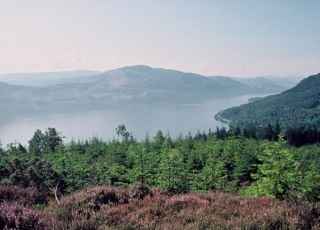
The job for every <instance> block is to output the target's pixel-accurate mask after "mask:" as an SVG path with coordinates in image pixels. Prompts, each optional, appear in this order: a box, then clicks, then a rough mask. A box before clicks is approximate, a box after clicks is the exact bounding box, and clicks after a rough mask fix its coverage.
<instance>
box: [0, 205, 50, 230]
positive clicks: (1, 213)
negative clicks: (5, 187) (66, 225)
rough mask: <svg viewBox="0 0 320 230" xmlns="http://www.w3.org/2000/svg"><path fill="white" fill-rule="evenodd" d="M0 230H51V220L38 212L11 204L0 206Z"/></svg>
mask: <svg viewBox="0 0 320 230" xmlns="http://www.w3.org/2000/svg"><path fill="white" fill-rule="evenodd" d="M0 229H15V230H45V229H48V230H49V229H52V220H51V219H50V218H49V217H46V216H44V215H43V214H41V213H40V212H37V211H34V210H32V209H29V208H25V207H22V206H20V205H17V204H13V203H5V202H4V203H1V204H0Z"/></svg>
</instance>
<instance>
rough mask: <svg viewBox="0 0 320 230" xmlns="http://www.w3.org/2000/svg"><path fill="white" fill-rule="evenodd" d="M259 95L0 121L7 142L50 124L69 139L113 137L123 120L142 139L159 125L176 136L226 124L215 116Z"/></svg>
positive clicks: (23, 140)
mask: <svg viewBox="0 0 320 230" xmlns="http://www.w3.org/2000/svg"><path fill="white" fill-rule="evenodd" d="M255 96H257V95H247V96H241V97H234V98H225V99H216V100H210V101H207V102H204V103H201V104H184V105H160V106H159V105H157V106H152V105H145V106H143V105H139V106H125V107H124V108H117V109H114V108H113V109H110V110H107V109H105V110H95V111H87V112H77V113H56V114H49V115H44V114H42V115H27V116H24V117H23V118H21V117H20V118H13V119H9V120H6V121H2V122H0V140H1V143H2V144H3V145H7V144H8V143H13V142H19V143H22V144H26V143H27V142H28V140H29V139H30V138H31V137H32V135H33V133H34V131H35V130H36V129H45V128H48V127H54V128H56V129H57V130H58V131H59V132H60V133H61V134H62V135H63V136H65V137H66V138H65V140H66V141H68V140H70V139H81V140H83V139H85V138H90V137H93V136H95V137H99V138H102V139H104V140H111V139H112V138H114V137H115V131H114V130H115V128H116V127H117V126H118V125H119V124H125V125H126V126H127V128H128V130H129V131H130V132H132V133H133V135H134V136H135V137H137V138H139V139H141V138H144V137H145V136H146V135H147V134H148V135H150V136H152V135H154V134H155V133H156V131H158V130H159V129H161V130H162V131H163V132H165V133H167V132H169V133H170V135H172V136H178V135H179V134H186V133H187V132H192V133H195V132H197V131H204V130H205V131H207V130H208V129H209V128H211V129H215V128H216V127H217V126H219V127H221V126H224V124H222V123H221V122H218V121H216V120H215V119H214V115H215V114H216V113H217V112H219V111H221V110H223V109H226V108H229V107H232V106H236V105H240V104H244V103H247V102H248V99H249V98H252V97H255ZM260 96H261V95H260Z"/></svg>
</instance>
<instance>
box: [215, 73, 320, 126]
mask: <svg viewBox="0 0 320 230" xmlns="http://www.w3.org/2000/svg"><path fill="white" fill-rule="evenodd" d="M216 117H220V118H223V119H227V120H229V121H231V124H233V125H238V126H243V125H247V124H255V125H263V126H265V125H267V124H275V123H277V122H279V123H280V124H281V126H282V127H284V128H286V127H288V126H291V127H292V126H301V125H303V126H306V125H316V126H317V127H320V74H316V75H313V76H310V77H308V78H306V79H304V80H302V81H301V82H300V83H299V84H298V85H297V86H295V87H294V88H292V89H290V90H287V91H285V92H283V93H281V94H278V95H274V96H269V97H266V98H264V99H261V100H257V101H254V102H252V103H249V104H245V105H242V106H238V107H234V108H230V109H227V110H224V111H222V112H220V113H219V114H217V116H216Z"/></svg>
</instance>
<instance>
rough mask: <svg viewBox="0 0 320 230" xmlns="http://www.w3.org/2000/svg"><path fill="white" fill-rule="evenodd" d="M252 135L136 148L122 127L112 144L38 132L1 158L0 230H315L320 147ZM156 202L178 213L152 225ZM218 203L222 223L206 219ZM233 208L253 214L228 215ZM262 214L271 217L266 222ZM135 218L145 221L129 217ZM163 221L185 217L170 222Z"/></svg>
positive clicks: (163, 137)
mask: <svg viewBox="0 0 320 230" xmlns="http://www.w3.org/2000/svg"><path fill="white" fill-rule="evenodd" d="M250 130H251V132H250ZM252 130H253V129H252V127H249V128H247V129H243V130H241V129H240V128H236V129H232V128H231V129H229V130H226V129H223V128H222V129H217V130H215V131H212V130H208V132H198V133H196V134H191V133H189V134H187V135H184V136H183V135H180V136H179V137H176V138H173V137H171V136H170V135H169V134H164V133H163V132H162V131H158V132H157V133H156V135H155V136H153V137H149V136H146V138H145V139H144V140H136V139H135V138H134V136H133V134H132V133H131V132H130V131H128V130H127V128H126V126H125V125H119V126H118V127H117V129H116V130H115V133H116V135H117V138H115V139H113V140H111V141H103V140H101V139H99V138H91V139H88V140H85V141H74V140H72V141H70V142H67V143H65V141H64V140H63V136H62V134H61V133H59V132H58V131H57V130H56V129H54V128H48V129H47V130H44V131H41V130H37V131H36V132H35V133H34V135H33V137H32V138H31V140H30V141H29V144H28V147H26V146H23V145H21V144H19V143H13V144H10V145H8V146H7V147H5V148H1V150H0V156H1V157H0V183H1V186H0V205H1V210H2V211H0V228H1V229H5V228H8V229H10V226H9V225H8V223H10V224H11V226H14V227H15V228H16V229H52V226H53V225H54V226H56V227H55V229H101V226H103V227H104V228H102V229H112V228H115V229H121V228H122V229H137V228H140V229H141V228H142V229H143V226H144V227H145V226H146V225H148V227H145V229H157V228H156V226H158V224H160V223H161V224H164V226H166V225H168V224H169V225H170V223H169V222H170V221H181V223H180V224H179V226H177V228H176V229H188V228H190V229H208V228H212V229H216V228H217V227H221V228H222V229H230V228H232V229H234V227H235V226H237V227H239V226H240V227H239V228H242V229H260V228H254V226H264V228H265V229H312V227H314V226H318V227H319V224H320V222H319V220H320V218H319V214H320V208H318V201H319V199H320V147H319V146H318V145H317V144H313V145H310V144H308V143H300V144H299V146H300V147H296V146H295V145H294V144H293V145H292V144H291V143H290V141H289V139H288V135H286V134H284V135H282V134H281V131H280V129H279V127H277V126H275V127H272V126H271V125H270V126H268V127H267V128H266V129H265V130H264V132H263V133H264V134H263V135H260V136H258V135H256V129H255V131H254V132H253V131H252ZM260 133H261V130H260ZM298 134H299V135H300V134H301V133H299V132H298ZM301 135H303V134H301ZM290 140H291V139H290ZM162 199H163V202H164V203H167V202H169V203H170V202H174V203H175V204H174V205H173V206H174V207H171V206H170V207H171V208H173V209H174V210H175V209H178V210H176V211H174V210H171V211H170V208H168V207H167V208H168V210H167V211H166V210H162V212H163V213H158V214H159V215H160V216H158V217H157V218H158V219H157V218H156V217H155V216H154V215H156V216H157V215H158V214H155V213H154V212H157V210H158V209H157V210H154V208H156V207H157V208H160V206H161V205H162V203H163V202H161V200H162ZM215 199H217V200H215ZM221 202H230V204H228V206H230V207H227V208H222V207H220V208H221V210H220V212H226V213H225V214H224V216H223V213H212V209H216V208H217V207H216V206H217V205H218V206H219V205H223V204H222V203H221ZM233 202H236V203H237V202H239V204H240V203H241V204H243V203H245V204H247V205H248V207H251V206H252V207H251V208H252V210H255V212H252V213H246V212H247V211H245V210H240V209H243V208H245V207H244V206H241V207H238V208H239V209H237V208H234V209H232V207H233V206H234V205H235V204H234V203H233ZM155 204H158V206H159V207H158V206H156V207H154V206H152V205H155ZM92 205H93V206H94V207H93V206H92ZM96 206H97V207H96ZM102 206H103V207H104V208H102ZM198 206H199V207H198ZM106 207H109V208H110V207H113V208H114V210H113V211H114V212H115V213H109V212H111V211H110V210H111V209H108V208H106ZM144 207H145V208H149V209H150V210H148V211H146V210H144V209H143V208H144ZM124 208H125V209H124ZM259 209H263V210H265V211H266V212H269V214H270V216H267V217H263V214H262V213H259V211H258V210H259ZM3 210H4V211H3ZM17 210H20V211H17ZM101 210H104V211H105V212H108V215H111V216H112V215H114V216H113V218H115V219H116V218H119V217H121V215H127V218H129V217H130V218H131V219H130V218H129V219H127V220H126V221H124V222H121V221H120V222H117V221H115V220H110V219H108V218H109V217H110V216H109V217H108V218H107V217H106V215H107V214H106V213H103V211H101ZM124 210H126V212H127V213H126V214H124V213H122V214H121V213H120V212H125V211H124ZM130 210H131V211H130ZM133 210H136V211H133ZM137 210H139V211H137ZM192 210H193V211H194V210H199V212H200V213H198V215H196V217H195V219H193V220H189V222H188V220H186V219H185V218H187V217H188V215H187V214H185V213H187V212H193V211H192ZM209 210H211V211H210V213H211V214H209ZM276 210H277V211H276ZM294 210H295V211H294ZM297 210H300V211H302V210H303V213H304V214H303V213H301V212H300V211H297ZM158 211H159V210H158ZM137 212H138V213H139V212H141V215H143V216H140V217H139V218H138V217H132V216H130V215H133V213H137ZM142 212H147V213H142ZM150 212H151V213H150ZM159 212H160V211H159ZM170 212H173V213H172V216H175V215H178V214H177V213H179V212H182V213H181V216H180V217H178V216H175V219H171V220H168V219H166V217H167V215H169V214H168V213H170ZM233 212H237V213H233ZM10 213H11V214H10ZM14 213H15V214H14ZM17 213H20V214H17ZM61 213H64V215H69V217H68V218H65V219H64V215H62V214H61ZM269 214H266V215H269ZM19 215H20V216H19ZM101 215H102V216H101ZM210 215H213V216H210ZM221 215H222V217H221ZM254 215H257V216H258V217H259V218H257V219H256V218H255V217H253V216H254ZM259 215H260V216H259ZM84 216H86V218H84ZM151 216H153V217H152V218H151ZM231 217H232V218H231ZM21 218H22V219H21ZM106 218H107V219H106ZM110 218H111V217H110ZM168 218H169V217H168ZM308 218H309V219H308ZM310 218H311V220H310ZM120 219H121V218H120ZM156 219H157V220H158V221H159V222H158V223H157V222H156V223H154V222H152V221H154V220H156ZM98 220H99V221H98ZM123 220H125V218H124V219H123ZM293 220H295V221H293ZM168 221H169V222H168ZM239 221H240V222H241V224H240V222H239ZM307 222H308V223H309V224H308V225H307V224H306V223H307ZM19 224H20V225H21V224H22V225H21V226H20V225H19ZM25 225H26V226H27V227H23V226H25ZM29 225H30V226H31V227H29V228H28V226H29ZM44 226H47V228H46V227H44ZM48 226H49V227H48ZM201 226H206V227H207V228H206V227H201ZM241 226H242V227H241ZM270 226H274V227H273V228H271V227H270ZM299 226H300V227H299ZM306 226H307V227H306ZM308 226H309V227H308ZM14 227H12V228H11V229H15V228H14ZM107 227H108V228H107ZM160 229H161V228H160ZM261 229H263V228H261Z"/></svg>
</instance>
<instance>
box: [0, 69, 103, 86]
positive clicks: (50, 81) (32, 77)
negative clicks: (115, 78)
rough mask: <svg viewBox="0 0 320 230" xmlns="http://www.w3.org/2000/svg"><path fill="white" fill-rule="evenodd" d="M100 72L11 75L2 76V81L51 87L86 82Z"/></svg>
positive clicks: (0, 77) (75, 71)
mask: <svg viewBox="0 0 320 230" xmlns="http://www.w3.org/2000/svg"><path fill="white" fill-rule="evenodd" d="M100 73H101V72H99V71H92V70H74V71H58V72H39V73H10V74H0V81H1V82H5V83H8V84H11V85H24V86H39V87H45V86H51V85H57V84H64V83H70V82H79V81H81V82H86V81H87V80H88V77H90V76H94V75H97V74H100Z"/></svg>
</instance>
